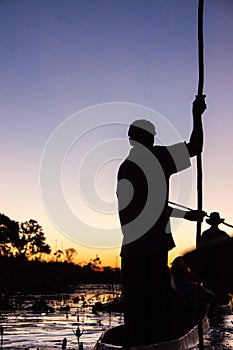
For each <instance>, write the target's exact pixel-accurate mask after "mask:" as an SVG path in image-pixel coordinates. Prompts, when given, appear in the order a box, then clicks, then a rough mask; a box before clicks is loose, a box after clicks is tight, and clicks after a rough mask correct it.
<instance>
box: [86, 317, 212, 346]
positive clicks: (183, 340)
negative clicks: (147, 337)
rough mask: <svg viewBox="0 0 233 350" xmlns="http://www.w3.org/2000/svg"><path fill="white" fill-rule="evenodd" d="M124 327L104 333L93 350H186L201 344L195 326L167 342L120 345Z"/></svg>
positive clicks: (205, 328)
mask: <svg viewBox="0 0 233 350" xmlns="http://www.w3.org/2000/svg"><path fill="white" fill-rule="evenodd" d="M123 327H124V326H123V325H121V326H117V327H113V328H109V329H107V330H106V331H104V332H103V333H102V335H101V336H100V338H99V340H98V341H97V343H96V344H95V347H94V349H93V350H121V349H122V350H185V349H190V348H192V347H195V346H196V345H198V343H199V335H198V326H194V327H193V328H192V329H190V330H189V331H188V332H187V333H186V334H184V335H183V336H181V337H179V338H178V339H173V340H170V341H166V342H160V343H154V344H148V345H140V346H133V347H130V346H124V345H116V344H119V339H120V338H121V337H122V333H123ZM202 329H203V334H205V333H207V332H208V331H209V321H208V317H207V316H205V317H204V319H203V321H202Z"/></svg>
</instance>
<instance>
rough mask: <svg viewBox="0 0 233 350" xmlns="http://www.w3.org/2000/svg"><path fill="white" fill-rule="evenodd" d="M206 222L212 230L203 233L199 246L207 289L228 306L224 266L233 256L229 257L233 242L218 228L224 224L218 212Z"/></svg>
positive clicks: (211, 215)
mask: <svg viewBox="0 0 233 350" xmlns="http://www.w3.org/2000/svg"><path fill="white" fill-rule="evenodd" d="M206 222H207V224H209V225H210V228H209V229H207V230H205V231H204V232H203V233H202V236H201V240H200V246H199V247H200V248H201V254H202V256H203V257H204V263H203V266H202V274H203V279H204V282H205V283H206V285H207V287H208V288H209V289H211V290H213V291H214V292H215V293H216V295H217V298H218V300H219V302H220V303H223V304H224V303H226V304H227V303H228V300H229V297H228V293H227V292H228V291H229V290H224V287H223V286H224V284H225V278H226V277H224V276H225V273H226V269H225V266H224V265H225V264H226V261H228V259H230V256H232V254H231V253H230V256H229V251H228V247H230V246H231V245H232V240H231V238H230V236H229V235H228V234H227V233H226V232H225V231H222V230H220V228H219V227H218V225H219V224H221V223H223V222H224V219H223V218H220V215H219V213H218V212H213V213H211V214H210V216H209V218H208V219H206ZM227 252H228V254H227ZM226 279H227V278H226Z"/></svg>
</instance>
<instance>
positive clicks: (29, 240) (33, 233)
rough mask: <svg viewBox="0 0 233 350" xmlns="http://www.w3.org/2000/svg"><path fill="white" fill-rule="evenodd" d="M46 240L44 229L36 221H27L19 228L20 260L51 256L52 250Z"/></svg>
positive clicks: (18, 254)
mask: <svg viewBox="0 0 233 350" xmlns="http://www.w3.org/2000/svg"><path fill="white" fill-rule="evenodd" d="M45 241H46V238H45V235H44V232H43V229H42V227H41V226H40V225H39V224H38V222H37V221H36V220H32V219H31V220H29V221H25V222H23V223H21V224H20V226H19V242H18V246H17V249H18V252H17V254H16V255H17V256H18V257H20V258H32V257H38V256H39V255H41V254H42V253H43V254H50V252H51V248H50V246H49V245H48V244H47V243H46V242H45Z"/></svg>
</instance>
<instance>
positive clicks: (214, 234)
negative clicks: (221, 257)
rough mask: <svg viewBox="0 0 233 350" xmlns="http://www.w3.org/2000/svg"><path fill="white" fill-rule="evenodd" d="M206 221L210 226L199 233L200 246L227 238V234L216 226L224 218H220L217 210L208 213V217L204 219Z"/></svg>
mask: <svg viewBox="0 0 233 350" xmlns="http://www.w3.org/2000/svg"><path fill="white" fill-rule="evenodd" d="M206 222H207V224H209V225H210V228H209V229H207V230H205V231H204V232H203V233H202V235H201V242H200V246H201V247H203V246H208V245H211V244H217V243H221V242H223V240H226V239H229V236H228V234H227V233H226V232H225V231H222V230H220V228H219V227H218V225H219V224H221V223H223V222H224V219H223V218H220V215H219V213H218V212H213V213H210V217H209V218H208V219H206Z"/></svg>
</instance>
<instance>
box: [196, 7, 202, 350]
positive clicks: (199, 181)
mask: <svg viewBox="0 0 233 350" xmlns="http://www.w3.org/2000/svg"><path fill="white" fill-rule="evenodd" d="M203 8H204V0H199V3H198V66H199V79H198V96H202V95H203V87H204V40H203ZM202 202H203V197H202V155H201V153H199V154H198V155H197V209H198V210H199V211H201V210H202ZM201 223H202V221H201V220H199V221H197V230H196V247H197V248H198V247H199V243H200V238H201ZM197 289H198V290H197V294H198V295H197V304H198V305H197V308H198V334H199V349H200V350H203V347H204V344H203V329H202V317H201V316H202V315H201V285H200V283H198V288H197Z"/></svg>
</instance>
